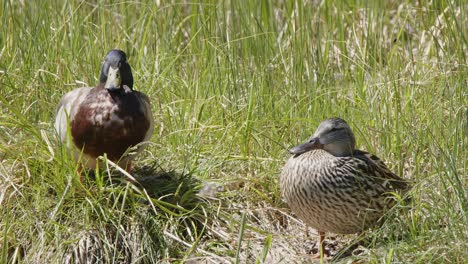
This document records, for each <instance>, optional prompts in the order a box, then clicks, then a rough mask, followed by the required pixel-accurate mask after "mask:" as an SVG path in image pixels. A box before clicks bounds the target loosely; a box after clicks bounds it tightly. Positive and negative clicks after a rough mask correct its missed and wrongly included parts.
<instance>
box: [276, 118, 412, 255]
mask: <svg viewBox="0 0 468 264" xmlns="http://www.w3.org/2000/svg"><path fill="white" fill-rule="evenodd" d="M355 145H356V140H355V137H354V134H353V131H352V130H351V128H350V127H349V125H348V124H347V123H346V121H344V120H343V119H341V118H330V119H326V120H325V121H323V122H322V123H321V124H320V125H319V127H318V128H317V130H316V131H315V133H314V134H313V135H312V137H310V138H309V139H308V140H307V141H306V142H305V143H303V144H300V145H298V146H296V147H294V148H292V149H291V150H290V153H291V154H293V156H292V157H291V158H289V160H288V161H287V162H286V165H285V166H284V167H283V170H282V173H281V176H280V184H281V191H282V195H283V197H284V199H285V200H286V202H287V203H288V205H289V206H290V208H291V210H292V211H293V212H294V213H295V214H296V215H297V216H298V217H299V218H300V219H302V220H303V221H304V222H305V224H306V225H308V226H310V227H313V228H315V229H316V230H317V231H318V233H319V235H320V240H319V253H320V251H322V252H324V251H323V250H324V248H323V240H324V238H325V232H332V233H338V234H351V233H359V232H361V231H363V230H365V229H367V228H369V227H371V226H373V225H375V224H376V223H377V222H378V220H379V219H380V218H381V217H382V215H383V214H384V213H385V211H386V210H387V209H389V208H390V207H391V206H392V205H393V204H394V203H393V202H392V199H390V197H391V196H392V194H391V193H392V192H404V191H405V190H406V189H407V188H408V182H407V181H406V180H404V179H402V178H400V177H398V176H397V175H395V174H394V173H393V172H391V171H390V170H389V169H388V168H387V166H385V164H384V163H383V162H382V161H381V160H380V159H379V158H378V157H376V156H374V155H372V154H370V153H367V152H365V151H361V150H357V149H355ZM319 253H318V254H319ZM319 256H320V255H316V256H314V257H319Z"/></svg>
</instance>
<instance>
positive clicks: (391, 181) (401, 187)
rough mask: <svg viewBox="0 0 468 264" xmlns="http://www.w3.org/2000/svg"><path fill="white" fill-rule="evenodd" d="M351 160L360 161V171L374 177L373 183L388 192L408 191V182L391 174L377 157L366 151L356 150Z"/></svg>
mask: <svg viewBox="0 0 468 264" xmlns="http://www.w3.org/2000/svg"><path fill="white" fill-rule="evenodd" d="M353 158H354V159H358V160H359V161H360V162H359V163H360V164H361V165H360V166H361V169H363V170H364V171H365V172H366V174H369V175H374V176H373V177H374V179H375V181H377V182H379V183H380V184H382V186H384V187H385V188H386V189H387V190H388V191H399V192H405V191H407V190H408V188H409V182H408V181H407V180H405V179H403V178H401V177H399V176H398V175H396V174H395V173H393V172H392V171H391V170H390V169H389V168H388V167H387V166H386V165H385V163H384V162H383V161H382V160H380V159H379V158H378V157H377V156H375V155H373V154H371V153H368V152H366V151H362V150H356V151H355V152H354V156H353Z"/></svg>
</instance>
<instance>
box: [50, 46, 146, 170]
mask: <svg viewBox="0 0 468 264" xmlns="http://www.w3.org/2000/svg"><path fill="white" fill-rule="evenodd" d="M68 128H69V131H70V136H68V132H67V131H68ZM55 130H56V131H57V133H58V135H59V136H60V140H61V141H62V142H64V143H66V145H67V148H68V151H73V153H74V156H75V159H76V160H77V161H78V160H79V158H80V156H81V153H83V156H81V157H82V162H83V164H82V165H84V167H87V168H90V169H94V168H96V158H97V157H99V156H101V155H103V154H104V153H105V154H107V158H108V159H110V160H112V161H114V162H117V164H119V166H121V167H123V168H125V169H127V170H131V161H132V159H133V158H134V156H135V154H136V153H138V152H140V151H141V150H142V149H143V148H142V147H141V145H140V146H139V147H137V150H136V153H134V154H132V155H126V156H123V155H124V154H125V152H126V151H127V149H128V148H130V147H133V146H136V145H137V144H139V143H141V142H143V141H147V140H149V139H150V137H151V135H152V133H153V115H152V113H151V106H150V102H149V99H148V97H147V96H146V95H145V94H143V93H141V92H137V91H134V90H133V75H132V70H131V68H130V65H129V64H128V62H127V56H126V55H125V53H124V52H123V51H121V50H111V51H110V52H109V53H107V55H106V58H105V60H104V63H103V65H102V69H101V77H100V84H99V85H98V86H96V87H94V88H92V87H83V88H77V89H75V90H73V91H71V92H69V93H67V94H65V95H64V96H63V97H62V100H61V101H60V103H59V106H58V111H57V116H56V118H55Z"/></svg>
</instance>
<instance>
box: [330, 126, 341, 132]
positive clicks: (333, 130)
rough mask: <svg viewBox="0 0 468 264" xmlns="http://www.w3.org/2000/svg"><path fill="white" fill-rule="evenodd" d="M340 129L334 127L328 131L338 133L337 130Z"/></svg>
mask: <svg viewBox="0 0 468 264" xmlns="http://www.w3.org/2000/svg"><path fill="white" fill-rule="evenodd" d="M340 129H341V128H337V127H334V128H332V129H330V132H335V131H338V130H340Z"/></svg>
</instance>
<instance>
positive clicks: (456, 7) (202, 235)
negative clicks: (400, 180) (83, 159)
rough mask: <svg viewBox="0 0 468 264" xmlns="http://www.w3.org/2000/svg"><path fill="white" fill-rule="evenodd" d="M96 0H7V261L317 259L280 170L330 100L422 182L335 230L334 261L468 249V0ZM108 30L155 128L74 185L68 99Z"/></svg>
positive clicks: (98, 56)
mask: <svg viewBox="0 0 468 264" xmlns="http://www.w3.org/2000/svg"><path fill="white" fill-rule="evenodd" d="M103 2H104V1H53V0H49V1H13V0H5V1H2V3H1V6H0V20H1V22H0V23H1V27H0V208H1V210H0V262H1V263H6V262H16V263H22V262H24V263H51V262H75V263H76V262H78V263H85V262H87V261H89V262H97V261H101V262H105V263H110V262H132V263H153V262H184V261H188V260H192V261H197V260H199V261H202V260H206V261H208V262H215V263H224V262H236V263H237V262H241V263H254V262H256V263H262V262H265V263H281V262H282V263H291V262H299V263H301V262H308V261H310V259H308V257H307V256H308V254H310V253H311V251H312V246H313V244H311V242H313V241H315V239H316V237H315V236H314V235H312V236H311V237H309V238H306V237H305V234H304V232H303V231H304V225H303V224H302V223H301V222H300V221H298V220H297V219H296V218H295V217H294V215H293V214H291V213H290V211H289V210H288V208H287V205H286V204H284V203H283V202H282V200H281V194H280V192H279V187H278V175H279V172H280V170H281V167H282V165H283V164H284V162H285V160H286V159H287V158H288V156H289V155H288V152H287V149H288V148H289V147H291V146H293V145H295V144H297V143H299V142H302V141H303V140H305V139H306V138H308V137H309V136H310V135H311V134H312V133H313V131H314V130H315V128H316V127H317V125H318V124H319V123H320V122H321V121H322V120H323V119H325V118H328V117H333V116H340V117H342V118H344V119H345V120H347V121H348V122H349V123H350V125H351V126H352V128H353V129H354V131H355V133H356V136H357V143H358V145H359V147H360V148H362V149H365V150H367V151H370V152H372V153H375V154H376V155H377V156H379V157H380V158H382V159H383V160H384V161H386V163H387V164H388V166H389V167H390V168H391V169H392V170H393V171H395V172H396V173H397V174H399V175H402V176H403V177H405V178H407V179H410V180H411V181H413V182H414V187H413V189H412V191H411V193H410V194H411V198H412V200H411V202H410V204H405V203H403V202H401V203H400V204H399V205H398V206H397V207H396V208H395V209H394V210H392V211H390V212H389V215H388V216H387V217H386V221H385V222H384V224H383V225H382V226H380V227H376V228H374V229H373V230H370V231H368V232H365V233H364V234H362V235H361V236H359V237H357V236H355V235H350V236H335V237H329V238H328V244H329V247H330V248H331V250H332V251H333V250H336V251H338V252H335V253H334V259H333V260H334V261H337V262H343V263H345V262H349V261H350V260H361V261H364V262H370V263H378V262H384V263H391V262H403V263H430V262H432V263H444V262H445V263H457V262H458V263H463V262H465V261H466V260H467V259H468V251H467V250H466V241H468V227H467V223H468V216H467V210H468V197H467V185H468V180H467V171H466V169H467V161H468V158H467V155H466V154H467V150H468V146H467V144H466V143H467V137H468V133H467V120H468V118H467V113H468V111H467V105H468V100H467V98H468V94H467V93H468V90H467V87H468V86H467V84H468V83H467V79H468V78H467V77H468V74H467V69H468V68H467V58H466V57H467V52H468V50H467V47H468V45H467V34H466V33H467V27H466V25H467V16H466V7H467V5H466V3H465V2H464V1H461V0H437V1H427V0H421V1H417V2H415V1H357V0H349V1H312V0H310V1H282V0H277V1H200V2H198V1H193V2H190V1H184V0H181V1H155V3H153V2H154V1H150V0H142V1H111V2H112V3H110V4H106V3H103ZM113 48H120V49H122V50H125V51H126V53H127V55H128V57H129V61H130V64H131V65H132V67H133V74H134V77H135V83H136V87H135V88H136V89H137V90H140V91H143V92H145V93H146V94H148V95H149V97H150V98H151V100H152V104H153V111H154V117H155V120H156V127H155V133H154V136H153V138H152V139H151V142H150V143H148V147H147V149H146V151H145V153H144V155H142V156H141V157H139V159H138V161H137V163H136V168H137V169H136V171H135V172H134V173H132V175H129V174H127V173H125V172H121V171H120V170H119V169H118V168H116V166H115V165H114V164H113V163H111V162H108V163H106V166H105V167H104V168H101V169H100V170H98V171H97V172H96V173H94V175H93V174H92V173H90V174H89V175H88V177H87V180H86V181H85V182H83V183H81V182H80V180H79V177H78V175H77V174H76V165H75V164H73V162H72V160H71V158H70V157H69V156H68V155H67V154H66V151H65V149H64V148H63V147H62V146H61V145H60V144H58V142H57V140H56V138H55V133H54V131H53V125H52V123H53V119H54V115H55V110H56V106H57V104H58V102H59V100H60V98H61V96H62V95H63V94H65V93H66V92H67V91H70V90H72V89H74V88H77V87H81V86H85V85H88V86H94V85H96V84H97V83H98V78H99V70H100V67H101V62H102V60H103V58H104V56H105V54H106V53H107V51H108V50H110V49H113ZM104 159H105V158H104ZM133 177H135V178H136V180H137V181H138V183H137V182H135V181H134V180H133V179H132V178H133ZM200 190H201V192H202V194H203V195H199V194H198V192H199V191H200ZM310 231H312V230H310ZM310 233H311V234H312V232H310Z"/></svg>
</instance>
